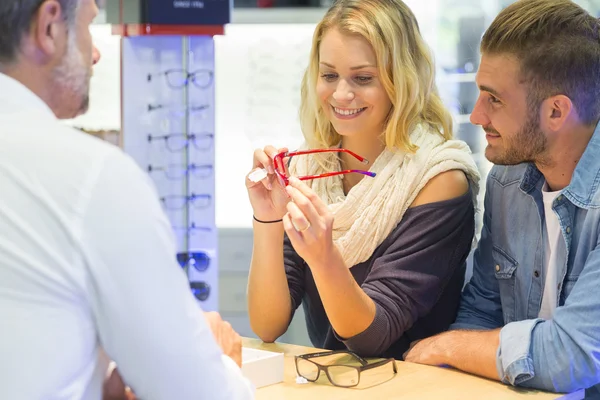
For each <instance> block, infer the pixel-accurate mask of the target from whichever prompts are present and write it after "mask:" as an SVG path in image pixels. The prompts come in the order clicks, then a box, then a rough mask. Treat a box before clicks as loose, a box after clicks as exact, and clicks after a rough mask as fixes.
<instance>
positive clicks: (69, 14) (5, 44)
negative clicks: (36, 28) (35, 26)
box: [0, 0, 79, 64]
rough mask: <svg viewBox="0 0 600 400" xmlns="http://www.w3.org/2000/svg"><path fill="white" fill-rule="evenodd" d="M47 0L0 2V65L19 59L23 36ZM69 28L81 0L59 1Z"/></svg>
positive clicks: (72, 23) (73, 21)
mask: <svg viewBox="0 0 600 400" xmlns="http://www.w3.org/2000/svg"><path fill="white" fill-rule="evenodd" d="M45 1H46V0H0V64H9V63H11V62H13V61H15V59H16V58H17V55H18V52H19V48H20V47H21V40H22V38H23V35H25V33H27V31H28V30H29V28H30V27H31V22H32V20H33V18H34V16H35V15H36V13H37V11H38V10H39V8H40V6H41V5H42V4H43V3H44V2H45ZM57 1H58V2H59V3H60V5H61V7H62V10H63V15H64V18H65V21H66V22H67V23H68V25H69V27H72V26H73V25H74V24H75V18H76V15H77V7H78V3H79V0H57Z"/></svg>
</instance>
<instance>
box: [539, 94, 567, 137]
mask: <svg viewBox="0 0 600 400" xmlns="http://www.w3.org/2000/svg"><path fill="white" fill-rule="evenodd" d="M574 111H575V110H574V108H573V102H572V101H571V99H570V98H568V97H567V96H565V95H562V94H559V95H556V96H552V97H549V98H547V99H546V100H544V101H543V102H542V106H541V110H540V118H541V119H542V120H541V121H540V125H542V126H543V127H544V128H546V129H549V130H551V131H554V132H557V131H559V130H560V129H561V128H562V127H563V125H564V124H565V123H566V122H567V120H568V119H569V117H570V116H571V114H572V113H573V112H574Z"/></svg>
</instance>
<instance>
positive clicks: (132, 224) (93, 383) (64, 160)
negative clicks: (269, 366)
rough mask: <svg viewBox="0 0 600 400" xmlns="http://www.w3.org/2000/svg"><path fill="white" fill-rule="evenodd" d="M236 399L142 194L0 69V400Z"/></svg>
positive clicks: (152, 206)
mask: <svg viewBox="0 0 600 400" xmlns="http://www.w3.org/2000/svg"><path fill="white" fill-rule="evenodd" d="M101 349H104V351H106V353H107V354H108V356H109V357H110V358H112V359H113V360H115V362H116V363H117V365H118V366H119V370H120V372H121V375H122V376H123V377H124V380H125V381H126V382H127V384H128V385H130V386H131V387H132V388H133V389H134V391H136V394H137V395H138V397H139V398H141V399H144V400H153V399H164V400H174V399H177V400H187V399H190V400H192V399H211V400H213V399H249V398H252V397H253V390H252V387H251V384H250V383H249V382H248V381H247V380H246V379H245V378H244V377H243V376H242V375H241V371H240V369H239V368H238V367H237V365H235V363H234V362H233V361H232V360H231V359H230V358H229V357H226V356H224V355H223V354H222V352H221V350H220V348H219V347H218V346H217V344H216V343H215V341H214V339H213V336H212V332H211V330H210V328H209V327H208V325H207V323H206V322H205V320H204V317H203V316H202V313H201V311H200V309H199V307H198V306H197V303H196V301H195V299H194V298H193V296H192V294H191V293H190V290H189V287H188V283H187V280H186V278H185V276H184V274H183V273H182V271H181V269H180V267H179V266H178V264H177V262H176V260H175V245H174V240H173V235H172V231H171V228H170V225H169V222H168V220H167V218H166V216H165V215H164V213H163V211H162V209H161V206H160V203H159V201H158V196H157V194H156V191H155V188H154V186H153V184H152V183H151V181H150V179H149V178H148V177H147V175H146V174H145V173H144V172H143V171H141V169H140V168H138V167H137V165H136V164H135V162H134V161H133V160H132V159H131V158H130V157H129V156H127V155H125V154H124V153H123V152H122V151H121V150H120V149H118V148H117V147H114V146H111V145H109V144H107V143H104V142H102V141H100V140H98V139H95V138H93V137H91V136H88V135H86V134H84V133H80V132H78V131H76V130H73V129H71V128H68V127H66V126H65V125H64V124H63V123H62V122H61V121H59V120H57V119H56V117H55V116H54V114H53V113H52V112H51V110H50V109H49V108H48V106H47V105H46V104H45V103H44V102H42V100H41V99H40V98H38V97H37V96H36V95H35V94H33V93H32V92H31V91H29V90H28V89H27V88H26V87H25V86H23V85H22V84H20V83H19V82H17V81H15V80H13V79H11V78H9V77H7V76H6V75H3V74H0V399H10V400H21V399H23V400H58V399H61V400H62V399H65V400H67V399H68V400H75V399H77V400H79V399H85V400H87V399H93V400H99V399H100V398H101V391H102V380H103V377H104V375H105V373H106V366H107V365H106V361H102V360H101V358H102V357H100V354H101Z"/></svg>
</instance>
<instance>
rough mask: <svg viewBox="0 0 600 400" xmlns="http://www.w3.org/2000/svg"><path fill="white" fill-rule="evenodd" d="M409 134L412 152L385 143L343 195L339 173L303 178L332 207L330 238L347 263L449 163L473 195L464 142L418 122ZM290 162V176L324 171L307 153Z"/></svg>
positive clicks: (372, 244)
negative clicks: (414, 149)
mask: <svg viewBox="0 0 600 400" xmlns="http://www.w3.org/2000/svg"><path fill="white" fill-rule="evenodd" d="M410 139H411V141H412V143H413V144H415V145H417V146H418V147H419V150H418V151H417V152H416V153H415V154H407V153H404V152H401V151H391V150H389V149H385V150H384V151H383V152H382V153H381V154H380V155H379V157H377V159H376V160H375V161H374V162H373V164H372V166H371V168H370V171H372V172H375V173H377V176H376V177H375V178H370V177H364V178H363V179H362V180H361V181H360V182H359V183H358V184H357V185H355V186H354V187H353V188H352V189H351V190H350V192H349V193H348V195H347V196H345V195H344V191H343V185H342V178H341V176H339V175H338V176H334V177H330V178H320V179H314V180H312V181H305V182H306V183H307V184H308V185H309V186H310V187H311V188H312V189H313V190H314V191H315V193H316V194H317V195H318V196H319V197H320V198H321V199H322V200H323V201H324V202H325V204H327V205H328V206H329V210H330V211H331V212H332V213H333V215H334V223H333V241H334V243H335V244H336V245H337V247H338V249H339V251H340V253H341V254H342V257H343V258H344V261H345V263H346V265H347V266H348V267H349V268H351V267H353V266H354V265H357V264H359V263H361V262H363V261H366V260H368V259H369V258H370V257H371V255H372V254H373V252H374V251H375V249H376V248H377V247H378V246H379V245H380V244H381V243H382V242H383V241H384V240H385V238H386V237H387V236H388V235H389V234H390V233H391V232H392V230H393V229H394V228H395V227H396V226H397V225H398V223H399V222H400V220H402V217H403V216H404V213H405V212H406V210H407V209H408V207H409V206H410V205H411V204H412V202H413V201H414V199H415V198H416V197H417V195H418V194H419V192H420V191H421V189H423V187H424V186H425V185H426V184H427V182H428V181H429V180H430V179H431V178H433V177H434V176H436V175H438V174H440V173H442V172H445V171H449V170H453V169H458V170H462V171H464V172H465V174H466V175H467V177H468V179H469V180H470V183H471V190H472V192H473V198H474V201H476V199H477V193H478V191H479V172H478V170H477V166H476V165H475V162H474V161H473V158H472V157H471V150H470V149H469V147H468V146H467V144H466V143H464V142H462V141H459V140H447V141H446V140H444V139H443V138H442V137H441V136H440V135H439V134H437V133H434V132H433V131H431V130H428V129H427V128H425V127H423V126H419V127H418V128H417V129H415V130H414V132H413V133H412V134H411V136H410ZM331 154H332V156H331V159H330V160H329V161H331V162H332V163H333V165H337V168H339V160H338V159H337V157H338V154H337V153H331ZM359 154H360V153H359ZM289 168H290V173H291V174H292V175H295V176H302V175H316V174H319V173H323V172H326V171H324V170H323V168H322V167H321V166H320V165H319V164H318V163H317V162H316V161H314V160H313V159H312V155H307V156H302V157H292V159H291V161H290V166H289Z"/></svg>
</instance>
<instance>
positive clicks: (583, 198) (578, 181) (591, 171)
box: [563, 123, 600, 208]
mask: <svg viewBox="0 0 600 400" xmlns="http://www.w3.org/2000/svg"><path fill="white" fill-rule="evenodd" d="M598 154H600V123H599V124H598V125H596V129H595V131H594V134H593V135H592V138H591V139H590V141H589V143H588V145H587V146H586V148H585V151H584V152H583V155H582V156H581V159H580V160H579V162H578V163H577V167H575V171H574V172H573V177H572V178H571V183H570V184H569V186H567V187H566V188H565V190H564V191H563V193H564V195H565V196H566V197H567V198H568V199H569V200H571V201H572V202H573V203H574V204H576V205H577V206H579V207H582V208H588V207H590V206H594V207H598V206H599V205H600V202H599V199H598V198H597V196H596V193H597V191H598V186H599V185H600V157H598Z"/></svg>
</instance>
